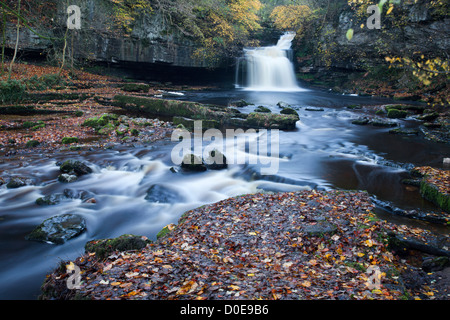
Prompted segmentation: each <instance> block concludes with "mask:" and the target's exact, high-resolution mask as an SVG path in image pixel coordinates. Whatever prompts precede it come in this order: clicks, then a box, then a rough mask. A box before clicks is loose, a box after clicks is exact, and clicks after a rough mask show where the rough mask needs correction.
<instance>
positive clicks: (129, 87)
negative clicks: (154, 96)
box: [122, 83, 150, 93]
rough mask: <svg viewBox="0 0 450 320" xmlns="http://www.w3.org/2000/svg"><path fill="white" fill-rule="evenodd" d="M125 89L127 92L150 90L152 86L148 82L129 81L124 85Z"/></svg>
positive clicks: (123, 88)
mask: <svg viewBox="0 0 450 320" xmlns="http://www.w3.org/2000/svg"><path fill="white" fill-rule="evenodd" d="M122 90H123V91H127V92H144V93H145V92H148V91H149V90H150V86H149V85H148V84H143V83H127V84H124V85H123V86H122Z"/></svg>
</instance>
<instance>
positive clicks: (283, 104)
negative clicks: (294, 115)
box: [277, 101, 292, 109]
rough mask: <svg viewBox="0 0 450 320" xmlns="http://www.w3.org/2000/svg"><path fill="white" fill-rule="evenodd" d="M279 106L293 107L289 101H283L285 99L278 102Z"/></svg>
mask: <svg viewBox="0 0 450 320" xmlns="http://www.w3.org/2000/svg"><path fill="white" fill-rule="evenodd" d="M277 106H278V107H279V108H282V109H283V108H292V107H291V105H290V104H289V103H286V102H283V101H279V102H278V103H277Z"/></svg>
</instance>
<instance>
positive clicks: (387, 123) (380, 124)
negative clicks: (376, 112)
mask: <svg viewBox="0 0 450 320" xmlns="http://www.w3.org/2000/svg"><path fill="white" fill-rule="evenodd" d="M371 124H372V125H373V126H374V127H396V126H397V123H395V122H392V121H388V120H383V119H380V118H375V119H373V120H372V121H371Z"/></svg>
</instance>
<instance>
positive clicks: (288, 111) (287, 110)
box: [280, 108, 298, 115]
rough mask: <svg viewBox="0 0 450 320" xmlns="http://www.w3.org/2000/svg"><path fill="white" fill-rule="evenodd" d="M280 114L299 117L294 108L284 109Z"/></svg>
mask: <svg viewBox="0 0 450 320" xmlns="http://www.w3.org/2000/svg"><path fill="white" fill-rule="evenodd" d="M280 114H293V115H298V113H297V111H295V110H294V109H292V108H283V110H281V111H280Z"/></svg>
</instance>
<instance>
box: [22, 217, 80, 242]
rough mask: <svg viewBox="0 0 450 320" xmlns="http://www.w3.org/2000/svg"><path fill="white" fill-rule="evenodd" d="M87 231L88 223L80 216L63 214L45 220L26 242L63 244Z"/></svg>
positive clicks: (28, 236) (27, 237)
mask: <svg viewBox="0 0 450 320" xmlns="http://www.w3.org/2000/svg"><path fill="white" fill-rule="evenodd" d="M85 230H86V221H85V220H84V219H83V218H82V217H81V216H79V215H75V214H63V215H58V216H54V217H51V218H49V219H47V220H44V222H42V223H41V224H40V225H39V226H37V227H36V228H35V229H34V230H33V231H32V232H31V233H30V234H29V235H27V236H26V237H25V239H26V240H32V241H39V242H46V243H52V244H63V243H65V242H66V241H67V240H69V239H72V238H74V237H76V236H78V235H80V234H81V233H82V232H84V231H85Z"/></svg>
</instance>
